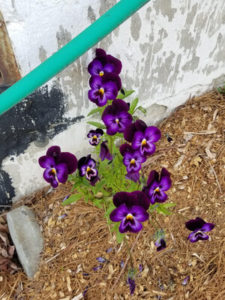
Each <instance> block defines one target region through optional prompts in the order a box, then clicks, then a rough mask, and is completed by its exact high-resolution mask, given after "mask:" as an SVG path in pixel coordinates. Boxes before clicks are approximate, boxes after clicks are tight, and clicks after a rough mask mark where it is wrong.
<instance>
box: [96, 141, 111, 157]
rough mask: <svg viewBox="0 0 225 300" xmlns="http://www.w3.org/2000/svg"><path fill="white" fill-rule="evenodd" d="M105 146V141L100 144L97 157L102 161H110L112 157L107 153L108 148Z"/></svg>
mask: <svg viewBox="0 0 225 300" xmlns="http://www.w3.org/2000/svg"><path fill="white" fill-rule="evenodd" d="M106 144H107V141H104V142H102V143H101V146H100V155H99V156H100V158H101V160H102V161H103V160H105V159H108V160H112V155H111V153H110V152H109V148H108V146H107V145H106Z"/></svg>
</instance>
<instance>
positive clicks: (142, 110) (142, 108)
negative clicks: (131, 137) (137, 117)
mask: <svg viewBox="0 0 225 300" xmlns="http://www.w3.org/2000/svg"><path fill="white" fill-rule="evenodd" d="M137 110H140V111H141V112H142V113H143V114H144V115H146V113H147V110H146V109H145V108H144V107H143V106H138V107H137Z"/></svg>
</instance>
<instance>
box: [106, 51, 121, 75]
mask: <svg viewBox="0 0 225 300" xmlns="http://www.w3.org/2000/svg"><path fill="white" fill-rule="evenodd" d="M107 61H108V63H107V64H106V65H105V66H104V69H105V71H107V72H113V73H115V74H119V73H120V72H121V69H122V63H121V61H120V60H119V59H117V58H115V57H114V56H112V55H107ZM112 66H113V67H112Z"/></svg>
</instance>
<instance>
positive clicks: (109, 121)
mask: <svg viewBox="0 0 225 300" xmlns="http://www.w3.org/2000/svg"><path fill="white" fill-rule="evenodd" d="M128 111H129V105H128V104H127V103H126V102H125V101H123V100H120V99H116V101H113V103H112V105H109V106H107V107H106V108H105V110H104V112H103V114H102V120H103V122H104V123H105V125H106V128H107V131H106V132H107V134H109V135H114V134H116V133H117V132H123V131H124V130H125V128H126V127H127V126H128V125H130V124H131V122H132V116H131V114H129V113H128Z"/></svg>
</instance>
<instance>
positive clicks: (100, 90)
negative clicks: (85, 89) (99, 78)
mask: <svg viewBox="0 0 225 300" xmlns="http://www.w3.org/2000/svg"><path fill="white" fill-rule="evenodd" d="M98 91H99V94H100V95H102V96H103V95H104V93H105V91H104V89H103V88H100V89H99V90H98Z"/></svg>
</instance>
